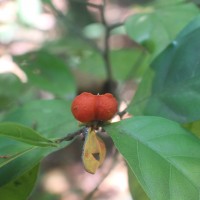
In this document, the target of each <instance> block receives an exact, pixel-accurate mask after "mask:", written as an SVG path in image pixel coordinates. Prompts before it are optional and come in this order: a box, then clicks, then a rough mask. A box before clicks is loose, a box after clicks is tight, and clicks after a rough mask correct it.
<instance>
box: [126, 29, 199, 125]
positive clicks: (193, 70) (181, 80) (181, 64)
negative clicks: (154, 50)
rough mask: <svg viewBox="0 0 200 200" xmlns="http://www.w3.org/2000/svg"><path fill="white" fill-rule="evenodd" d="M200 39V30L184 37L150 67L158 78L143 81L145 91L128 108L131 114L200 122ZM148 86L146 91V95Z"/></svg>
mask: <svg viewBox="0 0 200 200" xmlns="http://www.w3.org/2000/svg"><path fill="white" fill-rule="evenodd" d="M186 28H187V27H186ZM184 31H185V30H184ZM199 35H200V27H199V28H197V29H195V30H193V31H191V32H189V34H187V35H185V36H182V35H181V36H180V38H179V37H178V38H177V39H176V40H174V41H173V42H172V43H171V45H169V47H168V48H167V49H166V50H165V51H164V52H163V53H162V54H161V55H159V56H158V57H157V58H156V59H155V60H154V62H153V63H152V64H151V67H152V69H153V70H154V72H153V73H155V75H153V76H155V77H154V79H151V80H150V81H147V80H148V75H147V76H146V78H145V79H144V80H143V83H142V85H143V87H142V88H141V89H140V88H139V89H138V92H139V94H140V95H139V96H138V95H136V97H137V98H136V99H135V100H134V101H133V102H132V103H131V105H130V107H129V111H130V112H131V113H133V114H134V115H156V116H162V117H165V118H169V119H173V120H175V121H178V122H181V123H188V122H192V121H196V120H199V119H200V79H199V75H200V62H199V51H200V40H199ZM151 71H152V70H151ZM153 76H152V77H153ZM145 82H146V83H147V82H148V84H149V85H147V84H145ZM145 86H146V90H147V91H146V92H143V91H144V89H145Z"/></svg>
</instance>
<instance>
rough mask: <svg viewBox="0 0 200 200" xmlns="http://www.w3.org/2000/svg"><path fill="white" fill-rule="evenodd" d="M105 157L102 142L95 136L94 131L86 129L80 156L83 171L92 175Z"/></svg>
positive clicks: (104, 148)
mask: <svg viewBox="0 0 200 200" xmlns="http://www.w3.org/2000/svg"><path fill="white" fill-rule="evenodd" d="M105 156H106V147H105V144H104V142H103V140H102V139H101V138H100V137H99V136H97V134H96V132H95V130H93V129H92V128H88V133H87V136H86V138H85V143H84V146H83V154H82V160H83V165H84V167H85V170H86V171H87V172H89V173H91V174H94V173H95V172H96V170H97V169H98V168H99V167H100V166H101V164H102V163H103V161H104V159H105Z"/></svg>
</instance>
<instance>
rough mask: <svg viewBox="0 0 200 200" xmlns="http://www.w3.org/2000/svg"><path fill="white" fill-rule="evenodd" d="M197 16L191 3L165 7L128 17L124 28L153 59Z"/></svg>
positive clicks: (196, 9) (197, 12)
mask: <svg viewBox="0 0 200 200" xmlns="http://www.w3.org/2000/svg"><path fill="white" fill-rule="evenodd" d="M197 14H199V10H198V8H197V7H196V6H195V5H194V4H192V3H188V4H178V5H172V6H167V7H166V6H165V7H163V8H161V9H157V10H153V11H152V12H150V13H143V14H135V15H133V16H130V17H129V18H128V19H127V21H126V24H125V27H126V30H127V33H128V35H129V36H130V37H131V38H132V39H133V40H135V41H137V42H138V43H140V44H142V45H143V46H144V47H146V48H147V50H148V51H149V52H150V53H152V54H153V57H155V55H157V54H158V53H159V52H161V51H162V50H163V49H164V48H165V47H166V46H167V45H168V44H169V43H170V42H171V41H172V40H173V39H174V37H175V36H176V35H177V34H178V32H179V31H180V30H181V29H183V28H184V26H185V25H186V24H187V23H189V22H190V21H191V20H192V19H193V18H194V17H195V16H196V15H197Z"/></svg>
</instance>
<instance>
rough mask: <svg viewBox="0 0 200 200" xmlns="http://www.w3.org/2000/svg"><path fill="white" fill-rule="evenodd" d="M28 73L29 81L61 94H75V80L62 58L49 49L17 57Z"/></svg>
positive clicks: (17, 60) (19, 63)
mask: <svg viewBox="0 0 200 200" xmlns="http://www.w3.org/2000/svg"><path fill="white" fill-rule="evenodd" d="M15 61H16V62H17V63H18V65H19V66H20V67H22V69H23V70H24V71H25V72H26V74H27V75H28V80H29V83H30V84H32V85H35V86H37V87H38V88H39V89H42V90H46V91H49V92H52V93H53V94H56V95H59V96H62V97H63V96H66V97H67V96H68V95H69V94H70V93H71V95H72V94H74V91H75V82H74V80H73V76H72V74H71V72H70V70H69V67H68V66H66V65H65V63H64V61H62V59H61V58H58V57H57V56H55V55H54V54H51V53H48V52H47V51H42V50H41V51H37V52H31V53H28V54H25V55H23V56H19V57H15Z"/></svg>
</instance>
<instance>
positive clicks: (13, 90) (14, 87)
mask: <svg viewBox="0 0 200 200" xmlns="http://www.w3.org/2000/svg"><path fill="white" fill-rule="evenodd" d="M23 92H24V88H23V84H22V83H21V82H20V80H19V79H18V78H17V77H16V76H15V75H13V74H0V111H5V110H7V109H8V108H10V107H12V106H14V105H16V104H17V101H16V99H17V98H18V96H20V95H22V93H23Z"/></svg>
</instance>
